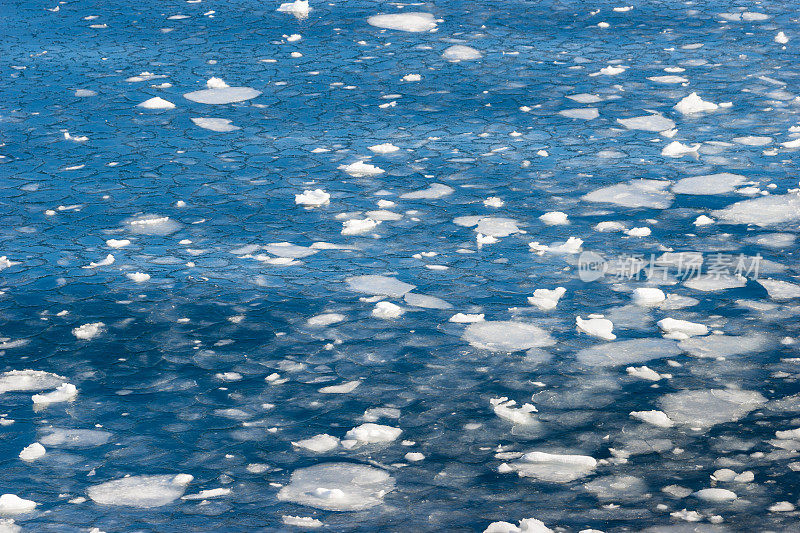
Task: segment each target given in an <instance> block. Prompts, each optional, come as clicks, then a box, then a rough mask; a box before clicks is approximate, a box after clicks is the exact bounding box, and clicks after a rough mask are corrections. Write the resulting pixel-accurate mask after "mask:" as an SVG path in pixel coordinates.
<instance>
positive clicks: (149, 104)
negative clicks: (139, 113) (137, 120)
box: [136, 96, 175, 109]
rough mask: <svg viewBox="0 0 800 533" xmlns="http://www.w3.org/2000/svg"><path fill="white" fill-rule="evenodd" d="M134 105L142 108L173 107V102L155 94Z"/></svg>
mask: <svg viewBox="0 0 800 533" xmlns="http://www.w3.org/2000/svg"><path fill="white" fill-rule="evenodd" d="M136 107H141V108H142V109H175V104H173V103H172V102H170V101H168V100H164V99H163V98H161V97H158V96H155V97H153V98H150V99H149V100H145V101H144V102H142V103H140V104H136Z"/></svg>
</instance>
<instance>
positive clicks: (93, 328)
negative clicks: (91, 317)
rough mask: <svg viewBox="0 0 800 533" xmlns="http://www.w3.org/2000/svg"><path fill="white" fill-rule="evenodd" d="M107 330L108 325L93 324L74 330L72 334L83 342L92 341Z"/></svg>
mask: <svg viewBox="0 0 800 533" xmlns="http://www.w3.org/2000/svg"><path fill="white" fill-rule="evenodd" d="M105 330H106V325H105V324H104V323H103V322H91V323H89V324H84V325H82V326H78V327H77V328H75V329H73V330H72V334H73V335H75V337H77V338H79V339H81V340H86V341H88V340H92V339H94V338H97V337H99V336H100V335H101V334H102V333H103V332H104V331H105Z"/></svg>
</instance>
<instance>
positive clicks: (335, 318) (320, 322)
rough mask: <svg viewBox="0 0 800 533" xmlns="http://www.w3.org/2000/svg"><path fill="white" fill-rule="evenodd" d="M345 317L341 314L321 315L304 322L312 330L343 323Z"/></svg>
mask: <svg viewBox="0 0 800 533" xmlns="http://www.w3.org/2000/svg"><path fill="white" fill-rule="evenodd" d="M346 319H347V317H346V316H344V315H343V314H341V313H323V314H321V315H315V316H312V317H311V318H309V319H308V320H306V324H307V325H309V326H311V327H314V328H323V327H325V326H330V325H332V324H336V323H338V322H343V321H344V320H346Z"/></svg>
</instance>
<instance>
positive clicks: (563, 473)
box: [508, 451, 597, 483]
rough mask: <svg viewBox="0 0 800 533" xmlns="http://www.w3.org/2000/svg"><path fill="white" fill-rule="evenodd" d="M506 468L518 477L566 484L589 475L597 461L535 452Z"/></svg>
mask: <svg viewBox="0 0 800 533" xmlns="http://www.w3.org/2000/svg"><path fill="white" fill-rule="evenodd" d="M508 466H510V468H511V469H512V470H514V471H516V472H517V473H518V474H519V476H520V477H532V478H535V479H538V480H540V481H546V482H549V483H568V482H570V481H575V480H576V479H580V478H582V477H584V476H588V475H589V474H591V473H592V471H593V470H594V469H595V467H596V466H597V460H596V459H594V457H590V456H588V455H559V454H551V453H545V452H538V451H536V452H528V453H526V454H525V455H523V456H522V457H521V458H520V459H519V460H518V461H515V462H513V463H511V464H510V465H508Z"/></svg>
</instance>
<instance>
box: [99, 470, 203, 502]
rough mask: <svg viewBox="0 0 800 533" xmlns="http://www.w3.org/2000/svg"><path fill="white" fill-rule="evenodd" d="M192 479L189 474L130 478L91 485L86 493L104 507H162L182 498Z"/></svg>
mask: <svg viewBox="0 0 800 533" xmlns="http://www.w3.org/2000/svg"><path fill="white" fill-rule="evenodd" d="M193 479H194V477H193V476H191V475H189V474H177V475H157V476H130V477H123V478H120V479H115V480H112V481H107V482H105V483H100V484H99V485H92V486H91V487H89V488H88V489H87V490H86V493H87V494H88V495H89V498H91V499H92V500H93V501H94V502H95V503H99V504H101V505H125V506H129V507H140V508H150V507H160V506H162V505H167V504H168V503H170V502H173V501H175V500H177V499H178V498H180V497H181V496H183V493H184V492H185V491H186V487H187V486H188V485H189V483H191V482H192V480H193Z"/></svg>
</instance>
